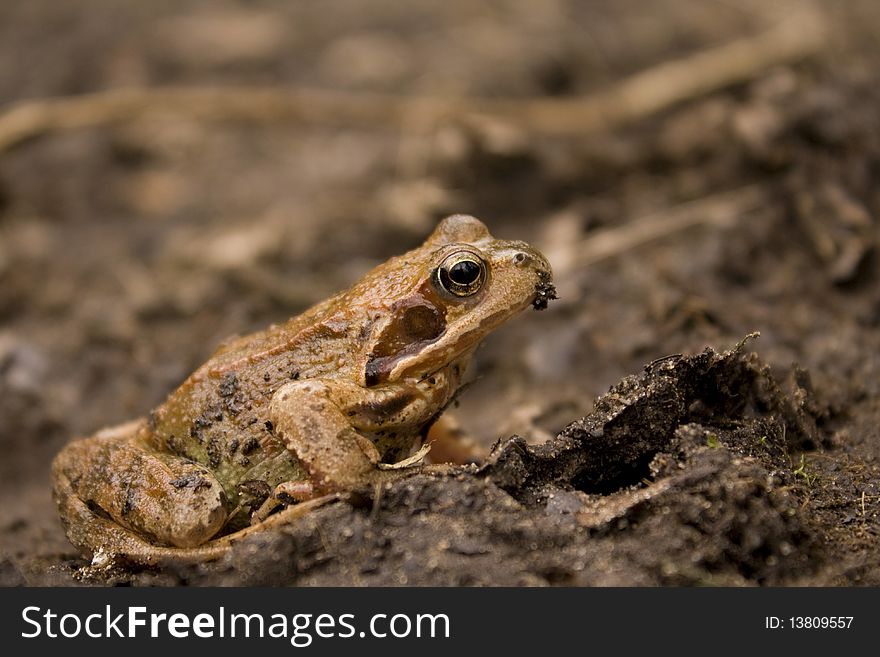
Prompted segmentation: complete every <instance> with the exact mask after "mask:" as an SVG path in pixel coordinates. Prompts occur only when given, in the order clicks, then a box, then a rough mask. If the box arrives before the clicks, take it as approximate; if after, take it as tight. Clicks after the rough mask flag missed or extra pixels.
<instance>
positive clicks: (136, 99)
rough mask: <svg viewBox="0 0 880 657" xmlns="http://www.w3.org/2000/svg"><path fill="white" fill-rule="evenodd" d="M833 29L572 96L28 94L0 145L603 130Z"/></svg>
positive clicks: (791, 32)
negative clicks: (368, 132) (449, 124)
mask: <svg viewBox="0 0 880 657" xmlns="http://www.w3.org/2000/svg"><path fill="white" fill-rule="evenodd" d="M827 37H828V33H827V30H826V29H825V28H824V25H823V21H822V18H821V16H820V15H819V14H817V13H816V12H814V11H812V10H804V11H802V12H801V13H800V14H797V15H795V16H793V17H790V18H788V19H786V20H784V21H782V22H781V23H779V24H777V25H776V26H774V27H772V28H770V29H768V30H766V31H764V32H761V33H759V34H757V35H753V36H749V37H744V38H741V39H737V40H734V41H732V42H730V43H727V44H724V45H721V46H717V47H714V48H710V49H708V50H704V51H702V52H699V53H696V54H694V55H690V56H688V57H686V58H684V59H680V60H675V61H671V62H667V63H664V64H660V65H659V66H655V67H653V68H650V69H648V70H646V71H643V72H641V73H637V74H635V75H633V76H631V77H629V78H626V79H624V80H623V81H621V82H619V83H617V84H615V85H613V86H612V87H610V88H608V89H607V90H605V91H600V92H598V93H594V94H591V95H587V96H581V97H576V98H568V99H554V98H532V99H516V100H495V99H478V98H455V97H449V96H439V97H430V96H413V97H406V96H392V95H383V94H369V93H354V92H344V91H326V90H315V89H311V90H310V89H292V90H291V89H280V88H276V87H268V88H267V87H166V88H149V89H112V90H108V91H100V92H96V93H92V94H83V95H80V96H72V97H59V98H47V99H37V100H26V101H21V102H18V103H14V104H12V105H9V106H7V107H6V108H5V109H3V110H2V111H0V152H2V151H5V150H8V149H9V148H11V147H12V146H14V145H16V144H19V143H21V142H23V141H25V140H27V139H30V138H33V137H36V136H39V135H42V134H46V133H52V132H60V131H64V130H73V129H77V128H86V127H97V126H104V125H109V124H113V123H119V122H123V121H133V120H138V119H144V118H155V117H161V116H184V117H188V118H190V119H195V120H202V121H238V122H250V123H273V122H289V123H303V124H316V125H359V126H361V125H363V126H377V125H378V126H388V125H399V124H401V123H402V122H403V121H404V120H405V119H407V118H409V117H412V116H413V115H416V116H418V117H419V118H420V120H422V121H440V120H442V119H444V118H448V117H451V116H461V117H465V118H466V117H479V116H483V117H496V118H500V119H505V120H508V121H511V122H514V123H518V124H521V125H522V126H523V127H525V128H526V129H529V130H533V131H535V132H537V133H540V134H545V135H557V136H563V135H585V134H591V133H593V134H594V133H597V132H602V131H606V130H609V129H612V128H615V127H617V126H620V125H622V124H626V123H631V122H633V121H637V120H639V119H643V118H645V117H647V116H649V115H651V114H653V113H656V112H659V111H661V110H663V109H666V108H668V107H671V106H673V105H675V104H678V103H681V102H683V101H685V100H688V99H692V98H695V97H698V96H701V95H704V94H708V93H710V92H712V91H716V90H718V89H722V88H724V87H728V86H730V85H732V84H736V83H739V82H743V81H746V80H749V79H752V78H754V77H755V76H757V75H759V74H760V73H761V72H763V71H765V70H767V69H769V68H772V67H774V66H779V65H782V64H788V63H791V62H795V61H798V60H801V59H804V58H806V57H809V56H811V55H814V54H815V53H817V52H819V51H820V50H821V49H822V47H823V46H824V45H825V43H826V41H827Z"/></svg>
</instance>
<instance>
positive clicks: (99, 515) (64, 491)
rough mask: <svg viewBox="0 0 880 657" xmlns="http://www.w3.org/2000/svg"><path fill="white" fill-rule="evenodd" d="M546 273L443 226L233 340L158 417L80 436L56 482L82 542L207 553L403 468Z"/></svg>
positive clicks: (159, 553) (537, 298)
mask: <svg viewBox="0 0 880 657" xmlns="http://www.w3.org/2000/svg"><path fill="white" fill-rule="evenodd" d="M460 261H466V262H463V263H462V262H460ZM477 273H479V276H477ZM471 279H473V280H471ZM550 280H551V272H550V265H549V264H548V263H547V261H546V259H545V258H544V257H543V256H542V255H541V254H540V253H539V252H537V251H536V250H535V249H533V248H532V247H530V246H529V245H528V244H525V243H523V242H510V241H504V240H496V239H494V238H493V237H492V236H491V235H490V234H489V232H488V230H487V229H486V227H485V226H484V225H483V224H482V223H481V222H480V221H478V220H477V219H474V218H473V217H468V216H464V215H455V216H452V217H448V218H447V219H444V220H443V221H442V222H441V223H440V224H439V226H438V227H437V229H436V230H435V231H434V233H433V234H432V235H431V236H430V237H429V238H428V239H427V240H426V241H425V243H424V244H423V245H422V246H420V247H419V248H417V249H414V250H412V251H410V252H408V253H406V254H404V255H402V256H399V257H396V258H391V259H390V260H388V261H387V262H385V263H383V264H382V265H379V266H378V267H376V268H375V269H373V270H372V271H371V272H369V273H368V274H367V275H366V276H364V278H363V279H361V280H360V281H359V282H358V283H356V284H355V285H354V286H353V287H352V288H351V289H349V290H348V291H346V292H343V293H341V294H338V295H336V296H334V297H332V298H330V299H328V300H326V301H324V302H322V303H319V304H318V305H316V306H314V307H312V308H311V309H309V310H308V311H306V312H305V313H303V314H302V315H299V316H298V317H294V318H293V319H291V320H289V321H288V322H286V323H284V324H281V325H278V326H271V327H269V328H268V329H266V330H265V331H261V332H259V333H255V334H253V335H248V336H244V337H240V338H237V339H234V340H232V341H230V342H228V343H226V344H224V345H223V346H221V347H220V349H218V351H217V352H216V353H215V354H214V355H213V356H212V357H211V359H210V360H208V362H206V363H205V364H204V365H203V366H202V367H200V368H199V369H198V370H196V371H195V372H194V373H193V374H192V375H191V376H190V377H189V378H187V379H186V381H184V382H183V384H182V385H181V386H180V387H179V388H178V389H177V390H176V391H174V392H173V393H172V394H171V395H170V396H169V397H168V399H167V400H166V401H165V403H164V404H162V405H161V406H160V407H159V408H157V409H156V410H155V411H153V412H152V413H151V414H150V415H149V417H148V418H146V419H142V420H136V421H134V422H131V423H128V424H125V425H121V426H119V427H113V428H111V429H106V430H104V431H101V432H99V433H98V434H96V435H95V436H93V437H91V438H86V439H83V440H78V441H74V442H72V443H70V444H69V445H68V446H67V447H66V448H65V449H64V450H63V451H62V452H61V453H60V454H59V455H58V456H57V457H56V459H55V462H54V463H53V478H54V491H55V498H56V501H57V503H58V507H59V511H60V514H61V518H62V521H63V522H64V524H65V527H66V529H67V533H68V536H69V538H70V540H71V542H73V543H74V545H76V546H77V547H78V548H79V549H80V550H81V551H82V552H83V553H85V554H88V555H90V556H95V557H96V558H103V557H106V556H113V557H123V558H127V559H129V560H132V561H137V562H141V563H156V562H159V561H162V560H164V559H175V558H179V559H190V560H192V559H200V558H210V557H212V556H216V555H218V554H220V553H222V551H223V550H224V549H225V548H226V547H228V545H229V544H230V543H231V542H233V541H234V540H237V539H238V538H240V537H241V536H244V535H247V534H249V533H252V532H254V531H257V530H260V529H261V528H264V527H265V526H267V525H272V524H279V523H281V522H289V521H290V520H291V519H292V518H293V517H296V516H298V515H301V514H302V513H304V512H306V511H307V510H308V509H309V508H313V507H314V506H316V505H318V504H321V503H323V502H324V501H326V500H328V499H332V497H333V495H334V494H338V493H343V492H347V491H354V490H359V489H365V488H368V487H373V486H375V485H377V484H380V483H383V482H386V481H390V480H391V479H394V478H399V477H401V476H406V475H407V474H408V473H409V472H410V471H411V470H412V468H410V467H403V466H407V465H410V463H409V461H408V460H407V458H408V457H411V458H410V459H409V460H410V461H415V462H417V461H418V460H420V459H419V458H418V457H419V456H421V455H423V453H421V452H419V453H417V454H416V455H415V456H413V452H415V451H416V450H418V448H419V447H420V445H421V443H422V441H423V437H424V435H425V432H426V430H427V427H428V426H429V425H430V424H431V422H432V421H433V420H434V419H435V418H436V417H437V416H438V415H439V414H440V412H442V410H443V409H444V408H445V406H446V405H447V404H448V403H449V402H450V401H451V399H452V397H453V395H454V393H455V392H456V390H457V389H458V387H459V385H460V384H461V377H462V374H463V372H464V369H465V367H466V365H467V362H468V360H469V358H470V356H471V354H472V352H473V350H474V349H475V348H476V346H477V345H478V344H479V342H480V341H481V340H482V339H483V338H484V337H485V336H486V335H487V334H488V333H489V332H490V331H492V330H493V329H495V328H496V327H497V326H499V325H500V324H502V323H503V322H505V321H506V320H507V319H509V318H510V317H512V316H513V315H515V314H517V313H518V312H520V311H521V310H523V309H524V308H526V307H528V306H529V305H530V304H532V305H534V306H535V307H536V308H541V307H544V306H546V303H547V300H548V299H552V298H555V296H554V293H553V287H552V284H551V283H550ZM394 464H397V465H394ZM420 467H422V468H424V467H426V466H420ZM427 467H430V466H427ZM434 467H441V469H442V466H434ZM279 508H282V509H283V510H282V511H281V512H276V511H277V510H278V509H279Z"/></svg>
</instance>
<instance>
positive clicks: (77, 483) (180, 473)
mask: <svg viewBox="0 0 880 657" xmlns="http://www.w3.org/2000/svg"><path fill="white" fill-rule="evenodd" d="M142 425H143V421H137V422H131V423H128V424H124V425H120V426H118V427H113V428H111V429H107V430H104V431H101V432H99V433H98V434H96V435H95V436H93V437H91V438H86V439H83V440H76V441H73V442H71V443H70V444H68V445H67V447H65V448H64V449H63V450H62V451H61V453H59V454H58V456H57V457H56V458H55V461H54V462H53V464H52V471H53V481H54V482H55V488H54V495H55V500H56V503H57V504H58V508H59V512H60V514H61V517H62V521H63V522H64V524H65V529H66V531H67V534H68V537H69V538H70V541H71V542H72V543H73V544H74V545H76V546H77V547H78V548H80V549H81V550H83V551H84V552H88V553H92V554H94V553H96V552H98V551H100V550H104V551H105V552H112V553H125V552H129V551H132V550H138V551H143V550H144V549H148V548H152V549H154V550H156V549H161V548H156V547H155V545H156V544H160V545H161V544H164V545H171V546H176V547H192V546H195V545H200V544H202V543H204V542H206V541H207V540H209V539H210V538H211V537H212V536H213V535H214V534H216V533H217V532H218V531H219V530H220V528H221V527H222V526H223V524H224V523H225V522H226V518H227V504H226V496H225V493H224V492H223V489H222V487H221V486H220V484H219V482H218V481H217V480H216V478H215V477H214V476H213V475H212V474H211V473H210V472H208V471H207V470H206V469H205V468H203V467H202V466H200V465H198V464H196V463H192V462H190V461H187V460H185V459H182V458H180V457H178V456H175V455H173V454H162V453H158V452H155V451H154V450H152V449H150V448H149V447H148V446H146V445H145V444H143V443H142V442H141V441H140V440H139V439H138V433H139V431H140V430H141V428H142Z"/></svg>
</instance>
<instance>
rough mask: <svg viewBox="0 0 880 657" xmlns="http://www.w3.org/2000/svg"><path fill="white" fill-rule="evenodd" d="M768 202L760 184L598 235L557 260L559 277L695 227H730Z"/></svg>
mask: <svg viewBox="0 0 880 657" xmlns="http://www.w3.org/2000/svg"><path fill="white" fill-rule="evenodd" d="M764 200H765V196H764V193H763V192H762V191H761V189H760V187H758V186H757V185H753V186H747V187H740V188H739V189H735V190H733V191H728V192H722V193H720V194H713V195H711V196H706V197H703V198H700V199H697V200H694V201H689V202H687V203H682V204H681V205H679V206H676V207H673V208H670V209H667V210H663V211H661V212H657V213H652V214H649V215H646V216H644V217H641V218H639V219H636V220H634V221H631V222H630V223H627V224H624V225H622V226H619V227H616V228H609V229H607V230H604V231H601V232H598V233H596V234H594V235H592V236H590V237H588V238H586V239H584V240H582V241H580V242H576V243H574V244H571V245H570V247H568V248H567V251H568V254H567V257H566V254H559V257H557V258H555V259H554V263H559V264H556V265H555V267H554V268H555V270H556V273H557V276H558V277H564V276H566V275H567V274H569V273H572V272H574V271H576V270H578V269H580V268H583V267H589V266H591V265H594V264H596V263H597V262H600V261H602V260H607V259H609V258H613V257H616V256H619V255H621V254H622V253H625V252H627V251H631V250H632V249H635V248H637V247H640V246H642V245H644V244H648V243H649V242H653V241H656V240H659V239H662V238H664V237H668V236H670V235H673V234H675V233H678V232H681V231H683V230H686V229H688V228H692V227H695V226H701V225H702V226H708V225H711V226H724V225H730V224H732V223H733V222H735V221H737V220H738V219H740V218H741V217H742V216H743V215H745V214H746V213H748V212H750V211H752V210H755V209H757V208H758V207H760V206H761V205H762V203H763V202H764Z"/></svg>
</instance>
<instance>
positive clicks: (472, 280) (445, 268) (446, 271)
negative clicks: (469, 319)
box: [436, 251, 486, 297]
mask: <svg viewBox="0 0 880 657" xmlns="http://www.w3.org/2000/svg"><path fill="white" fill-rule="evenodd" d="M436 276H437V283H438V285H439V286H440V287H441V288H442V289H443V290H445V291H446V292H449V293H450V294H454V295H455V296H457V297H467V296H470V295H472V294H474V293H475V292H477V291H478V290H479V289H480V288H481V287H482V286H483V282H484V281H485V280H486V263H484V262H483V261H482V260H481V259H480V258H479V257H477V256H476V255H474V254H473V253H471V252H470V251H460V252H458V253H453V254H452V255H450V256H448V257H447V258H446V259H445V260H444V261H443V262H442V263H441V264H440V266H439V267H438V268H437V274H436Z"/></svg>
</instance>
